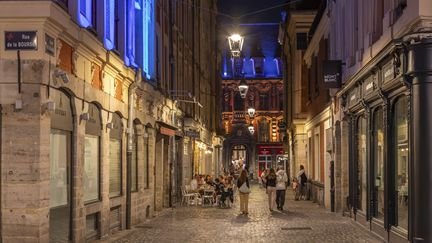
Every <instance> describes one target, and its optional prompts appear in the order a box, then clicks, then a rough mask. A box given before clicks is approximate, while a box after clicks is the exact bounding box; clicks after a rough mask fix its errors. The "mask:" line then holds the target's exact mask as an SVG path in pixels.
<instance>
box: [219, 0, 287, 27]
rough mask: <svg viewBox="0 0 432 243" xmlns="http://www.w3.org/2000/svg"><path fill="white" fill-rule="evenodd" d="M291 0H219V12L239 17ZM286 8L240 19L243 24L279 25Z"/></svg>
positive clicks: (222, 18) (224, 20) (226, 19)
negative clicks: (282, 12)
mask: <svg viewBox="0 0 432 243" xmlns="http://www.w3.org/2000/svg"><path fill="white" fill-rule="evenodd" d="M289 1H290V0H219V1H218V5H219V12H220V13H223V14H228V15H230V16H233V17H238V16H241V15H243V14H246V13H251V12H255V11H258V10H261V9H265V8H269V7H272V6H276V5H280V4H284V3H287V2H289ZM283 9H284V7H280V8H277V9H272V10H269V11H266V12H263V13H259V14H254V15H250V16H246V17H243V18H241V19H240V21H239V22H241V23H279V22H280V20H281V14H280V13H281V11H282V10H283ZM220 20H221V21H223V22H226V21H229V19H228V18H226V17H221V18H220Z"/></svg>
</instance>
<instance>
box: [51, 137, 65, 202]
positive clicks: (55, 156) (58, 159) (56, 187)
mask: <svg viewBox="0 0 432 243" xmlns="http://www.w3.org/2000/svg"><path fill="white" fill-rule="evenodd" d="M50 158H51V169H50V171H51V172H50V174H51V183H50V187H51V193H50V207H51V208H54V207H59V206H65V205H67V204H68V184H69V183H68V167H67V161H68V154H67V134H65V133H63V132H61V131H57V130H52V132H51V154H50Z"/></svg>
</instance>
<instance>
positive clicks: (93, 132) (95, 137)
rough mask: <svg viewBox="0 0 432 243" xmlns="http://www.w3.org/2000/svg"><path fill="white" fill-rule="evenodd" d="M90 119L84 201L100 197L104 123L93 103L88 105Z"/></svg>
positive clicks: (85, 137)
mask: <svg viewBox="0 0 432 243" xmlns="http://www.w3.org/2000/svg"><path fill="white" fill-rule="evenodd" d="M88 114H89V117H90V118H89V119H88V120H87V122H86V127H85V136H84V175H83V176H84V181H83V182H84V202H91V201H97V200H99V199H100V189H99V181H100V179H99V178H100V136H101V133H102V123H101V116H100V111H99V109H98V108H97V106H96V105H95V104H93V103H90V104H89V107H88Z"/></svg>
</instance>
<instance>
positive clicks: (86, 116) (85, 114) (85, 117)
mask: <svg viewBox="0 0 432 243" xmlns="http://www.w3.org/2000/svg"><path fill="white" fill-rule="evenodd" d="M80 119H81V120H83V121H88V120H90V113H88V112H85V113H82V114H81V115H80Z"/></svg>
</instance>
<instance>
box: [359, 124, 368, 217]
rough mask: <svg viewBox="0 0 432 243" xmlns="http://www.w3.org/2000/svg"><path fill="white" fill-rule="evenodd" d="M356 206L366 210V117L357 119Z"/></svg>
mask: <svg viewBox="0 0 432 243" xmlns="http://www.w3.org/2000/svg"><path fill="white" fill-rule="evenodd" d="M357 166H358V168H357V200H358V201H357V208H358V209H359V210H362V211H365V210H366V184H367V183H366V182H367V177H366V170H367V167H366V118H365V117H364V116H360V117H359V119H358V121H357Z"/></svg>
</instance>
